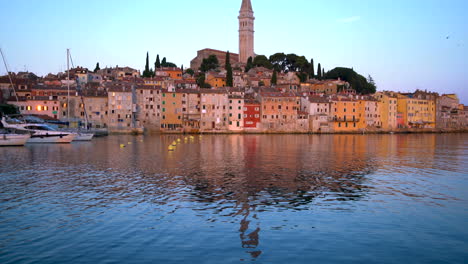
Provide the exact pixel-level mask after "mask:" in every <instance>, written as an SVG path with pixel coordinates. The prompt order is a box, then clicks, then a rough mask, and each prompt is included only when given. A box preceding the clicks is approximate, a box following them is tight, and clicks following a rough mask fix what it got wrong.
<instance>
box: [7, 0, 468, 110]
mask: <svg viewBox="0 0 468 264" xmlns="http://www.w3.org/2000/svg"><path fill="white" fill-rule="evenodd" d="M251 1H252V6H253V9H254V12H255V17H256V19H255V53H256V54H262V55H266V56H270V55H272V54H274V53H276V52H284V53H295V54H297V55H304V56H306V58H307V59H309V60H310V59H311V58H313V59H314V62H315V64H316V65H315V67H316V68H317V63H319V62H320V63H321V65H322V67H324V68H325V70H330V69H333V68H334V67H353V68H354V70H355V71H357V72H358V73H360V74H361V75H364V76H368V75H371V76H372V77H373V79H374V80H375V81H376V83H377V87H378V90H393V91H402V92H410V91H414V90H416V89H421V90H428V91H435V92H439V93H457V94H458V95H459V97H460V99H461V102H462V103H464V104H468V89H467V88H466V86H467V84H468V18H467V16H466V14H465V13H466V11H467V10H468V1H465V0H445V1H444V0H411V1H409V0H379V1H375V0H288V1H279V0H251ZM241 2H242V1H241V0H222V1H220V0H200V1H193V0H172V1H161V0H152V1H151V0H148V1H144V0H141V1H138V0H135V1H128V0H126V1H120V0H112V1H111V0H109V1H108V0H100V1H89V0H81V1H62V0H60V1H58V0H57V1H54V0H42V1H33V0H28V1H26V0H15V1H11V0H0V6H2V22H3V25H2V26H1V27H0V47H1V48H2V50H3V52H4V53H5V56H6V58H7V62H8V65H9V68H10V70H12V71H24V70H27V71H31V72H34V73H36V74H38V75H40V76H42V75H45V74H47V73H49V72H52V73H56V72H59V71H63V70H65V69H66V49H67V48H69V49H70V50H71V54H72V59H73V62H74V65H79V66H84V67H87V68H89V69H91V70H93V69H94V67H95V65H96V62H99V63H100V66H101V68H103V67H105V66H116V65H119V66H130V67H133V68H136V69H140V70H142V69H143V68H144V66H145V58H146V52H149V55H150V62H151V63H154V61H155V58H156V54H159V55H160V57H161V59H162V57H166V58H167V61H170V62H173V63H176V64H177V65H179V66H180V65H182V64H183V65H184V68H188V67H189V65H190V60H191V59H193V58H194V57H195V56H196V53H197V50H200V49H204V48H213V49H219V50H229V51H231V52H234V53H237V52H238V21H237V16H238V14H239V9H240V6H241ZM5 73H6V70H5V67H4V66H3V65H2V66H0V74H5Z"/></svg>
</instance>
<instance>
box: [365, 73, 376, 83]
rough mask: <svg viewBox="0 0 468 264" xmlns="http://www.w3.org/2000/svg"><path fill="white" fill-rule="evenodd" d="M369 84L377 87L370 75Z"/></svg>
mask: <svg viewBox="0 0 468 264" xmlns="http://www.w3.org/2000/svg"><path fill="white" fill-rule="evenodd" d="M367 82H368V83H369V84H371V85H373V86H376V85H375V81H374V78H372V76H370V74H369V76H368V77H367Z"/></svg>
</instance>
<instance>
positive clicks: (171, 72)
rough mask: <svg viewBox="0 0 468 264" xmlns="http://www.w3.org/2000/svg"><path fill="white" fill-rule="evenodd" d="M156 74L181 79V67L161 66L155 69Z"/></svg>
mask: <svg viewBox="0 0 468 264" xmlns="http://www.w3.org/2000/svg"><path fill="white" fill-rule="evenodd" d="M156 76H163V77H164V76H166V77H169V78H170V79H173V80H182V69H180V68H176V67H162V68H159V69H157V70H156Z"/></svg>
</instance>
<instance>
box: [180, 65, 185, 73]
mask: <svg viewBox="0 0 468 264" xmlns="http://www.w3.org/2000/svg"><path fill="white" fill-rule="evenodd" d="M180 69H181V70H182V74H183V73H184V65H183V64H182V66H181V67H180Z"/></svg>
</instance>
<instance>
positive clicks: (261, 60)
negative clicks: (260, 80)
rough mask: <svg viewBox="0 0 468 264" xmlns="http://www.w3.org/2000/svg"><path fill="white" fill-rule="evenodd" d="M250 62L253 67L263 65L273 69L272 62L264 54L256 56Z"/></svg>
mask: <svg viewBox="0 0 468 264" xmlns="http://www.w3.org/2000/svg"><path fill="white" fill-rule="evenodd" d="M252 63H253V65H254V66H255V67H265V68H267V69H270V70H271V69H273V64H272V63H271V62H270V61H269V60H268V58H267V57H266V56H265V55H258V56H256V57H255V59H254V60H253V62H252Z"/></svg>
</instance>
